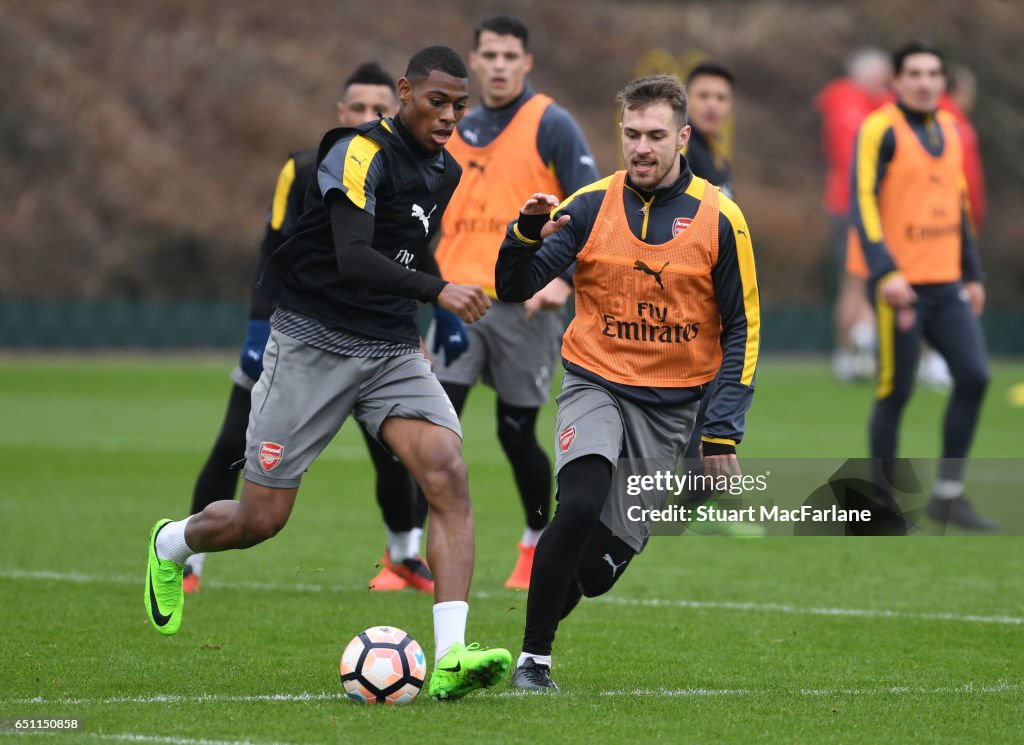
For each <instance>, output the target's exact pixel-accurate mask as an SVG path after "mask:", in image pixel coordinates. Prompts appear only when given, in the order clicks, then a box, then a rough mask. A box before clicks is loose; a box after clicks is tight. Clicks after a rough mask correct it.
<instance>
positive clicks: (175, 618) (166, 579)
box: [144, 519, 185, 636]
mask: <svg viewBox="0 0 1024 745" xmlns="http://www.w3.org/2000/svg"><path fill="white" fill-rule="evenodd" d="M169 522H171V521H170V520H167V519H164V520H157V523H156V525H154V526H153V530H152V531H150V534H149V566H148V567H147V569H146V596H145V598H144V600H145V604H146V615H148V616H149V621H150V623H152V624H153V628H155V629H156V630H157V631H159V632H160V633H161V634H166V635H167V636H170V635H171V634H176V633H178V629H179V628H181V611H182V609H183V608H184V607H185V593H184V591H183V590H182V588H181V575H182V572H183V571H184V570H185V566H184V565H183V564H175V563H174V562H173V561H170V560H167V559H158V558H157V556H156V534H157V533H159V532H160V528H162V527H163V526H165V525H166V524H167V523H169Z"/></svg>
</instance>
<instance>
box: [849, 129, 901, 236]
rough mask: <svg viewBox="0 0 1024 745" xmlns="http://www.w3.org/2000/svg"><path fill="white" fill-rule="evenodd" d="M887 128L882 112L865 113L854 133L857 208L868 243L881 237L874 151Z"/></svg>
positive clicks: (876, 164)
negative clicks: (861, 122) (855, 135)
mask: <svg viewBox="0 0 1024 745" xmlns="http://www.w3.org/2000/svg"><path fill="white" fill-rule="evenodd" d="M891 128H892V122H890V121H889V117H888V115H887V114H886V113H885V112H884V111H875V112H873V113H871V114H869V115H868V118H867V119H865V120H864V124H862V125H861V128H860V132H858V133H857V146H856V150H855V151H854V154H853V157H854V163H855V164H856V166H855V167H856V174H857V183H856V194H855V197H856V199H857V210H858V212H859V213H860V219H861V223H862V224H863V225H864V234H865V235H866V236H867V239H868V241H870V242H871V243H880V242H881V241H882V238H883V236H882V217H881V215H880V214H879V211H878V196H877V195H876V194H875V183H876V181H877V180H878V153H879V151H880V150H881V149H882V140H883V139H884V138H885V133H886V132H888V131H889V129H891Z"/></svg>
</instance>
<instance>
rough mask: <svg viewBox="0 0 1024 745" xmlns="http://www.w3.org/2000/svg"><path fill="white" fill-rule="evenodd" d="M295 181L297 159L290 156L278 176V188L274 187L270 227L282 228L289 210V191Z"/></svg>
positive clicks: (274, 228)
mask: <svg viewBox="0 0 1024 745" xmlns="http://www.w3.org/2000/svg"><path fill="white" fill-rule="evenodd" d="M293 183H295V159H294V158H289V159H288V162H287V163H285V164H284V168H282V169H281V173H280V174H278V176H277V188H275V189H274V201H273V203H272V205H271V208H270V227H271V229H273V230H280V229H281V226H282V225H283V224H284V216H285V213H287V211H288V192H290V191H291V190H292V184H293Z"/></svg>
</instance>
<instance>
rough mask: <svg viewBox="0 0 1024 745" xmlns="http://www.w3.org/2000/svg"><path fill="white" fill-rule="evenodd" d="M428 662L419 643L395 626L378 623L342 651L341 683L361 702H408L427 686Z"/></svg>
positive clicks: (351, 696)
mask: <svg viewBox="0 0 1024 745" xmlns="http://www.w3.org/2000/svg"><path fill="white" fill-rule="evenodd" d="M426 674H427V661H426V658H425V657H424V656H423V648H422V647H420V645H419V642H417V641H416V640H415V639H413V638H412V637H411V636H409V635H408V634H407V633H405V632H404V631H402V630H401V629H396V628H395V627H394V626H374V627H373V628H370V629H367V630H366V631H364V632H362V633H361V634H357V635H356V636H355V638H353V639H352V641H350V642H349V643H348V646H347V647H345V651H344V652H342V654H341V684H342V685H343V686H344V687H345V692H346V693H347V694H348V697H349V698H350V699H352V700H353V701H358V702H359V703H361V704H408V703H410V702H411V701H412V700H413V699H414V698H416V695H417V694H418V693H419V692H420V689H421V688H422V687H423V680H424V678H425V677H426Z"/></svg>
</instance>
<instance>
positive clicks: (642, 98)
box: [615, 75, 686, 127]
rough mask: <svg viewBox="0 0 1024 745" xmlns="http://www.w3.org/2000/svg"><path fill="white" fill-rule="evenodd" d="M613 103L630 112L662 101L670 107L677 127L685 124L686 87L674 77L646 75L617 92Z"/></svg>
mask: <svg viewBox="0 0 1024 745" xmlns="http://www.w3.org/2000/svg"><path fill="white" fill-rule="evenodd" d="M615 101H616V102H617V103H620V104H622V108H623V110H625V109H629V110H630V111H632V110H634V109H643V108H646V107H647V106H650V105H651V104H652V103H657V102H658V101H664V102H665V103H667V104H668V105H669V106H671V107H672V113H673V114H674V115H675V119H676V122H678V124H679V126H680V127H682V126H683V125H685V124H686V87H685V86H684V85H683V82H682V81H681V80H680V79H679V78H677V77H676V76H675V75H648V76H647V77H646V78H639V79H638V80H634V81H633V82H631V83H629V84H628V85H627V86H626V87H625V88H623V89H622V90H621V91H619V94H618V95H617V96H616V97H615Z"/></svg>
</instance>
